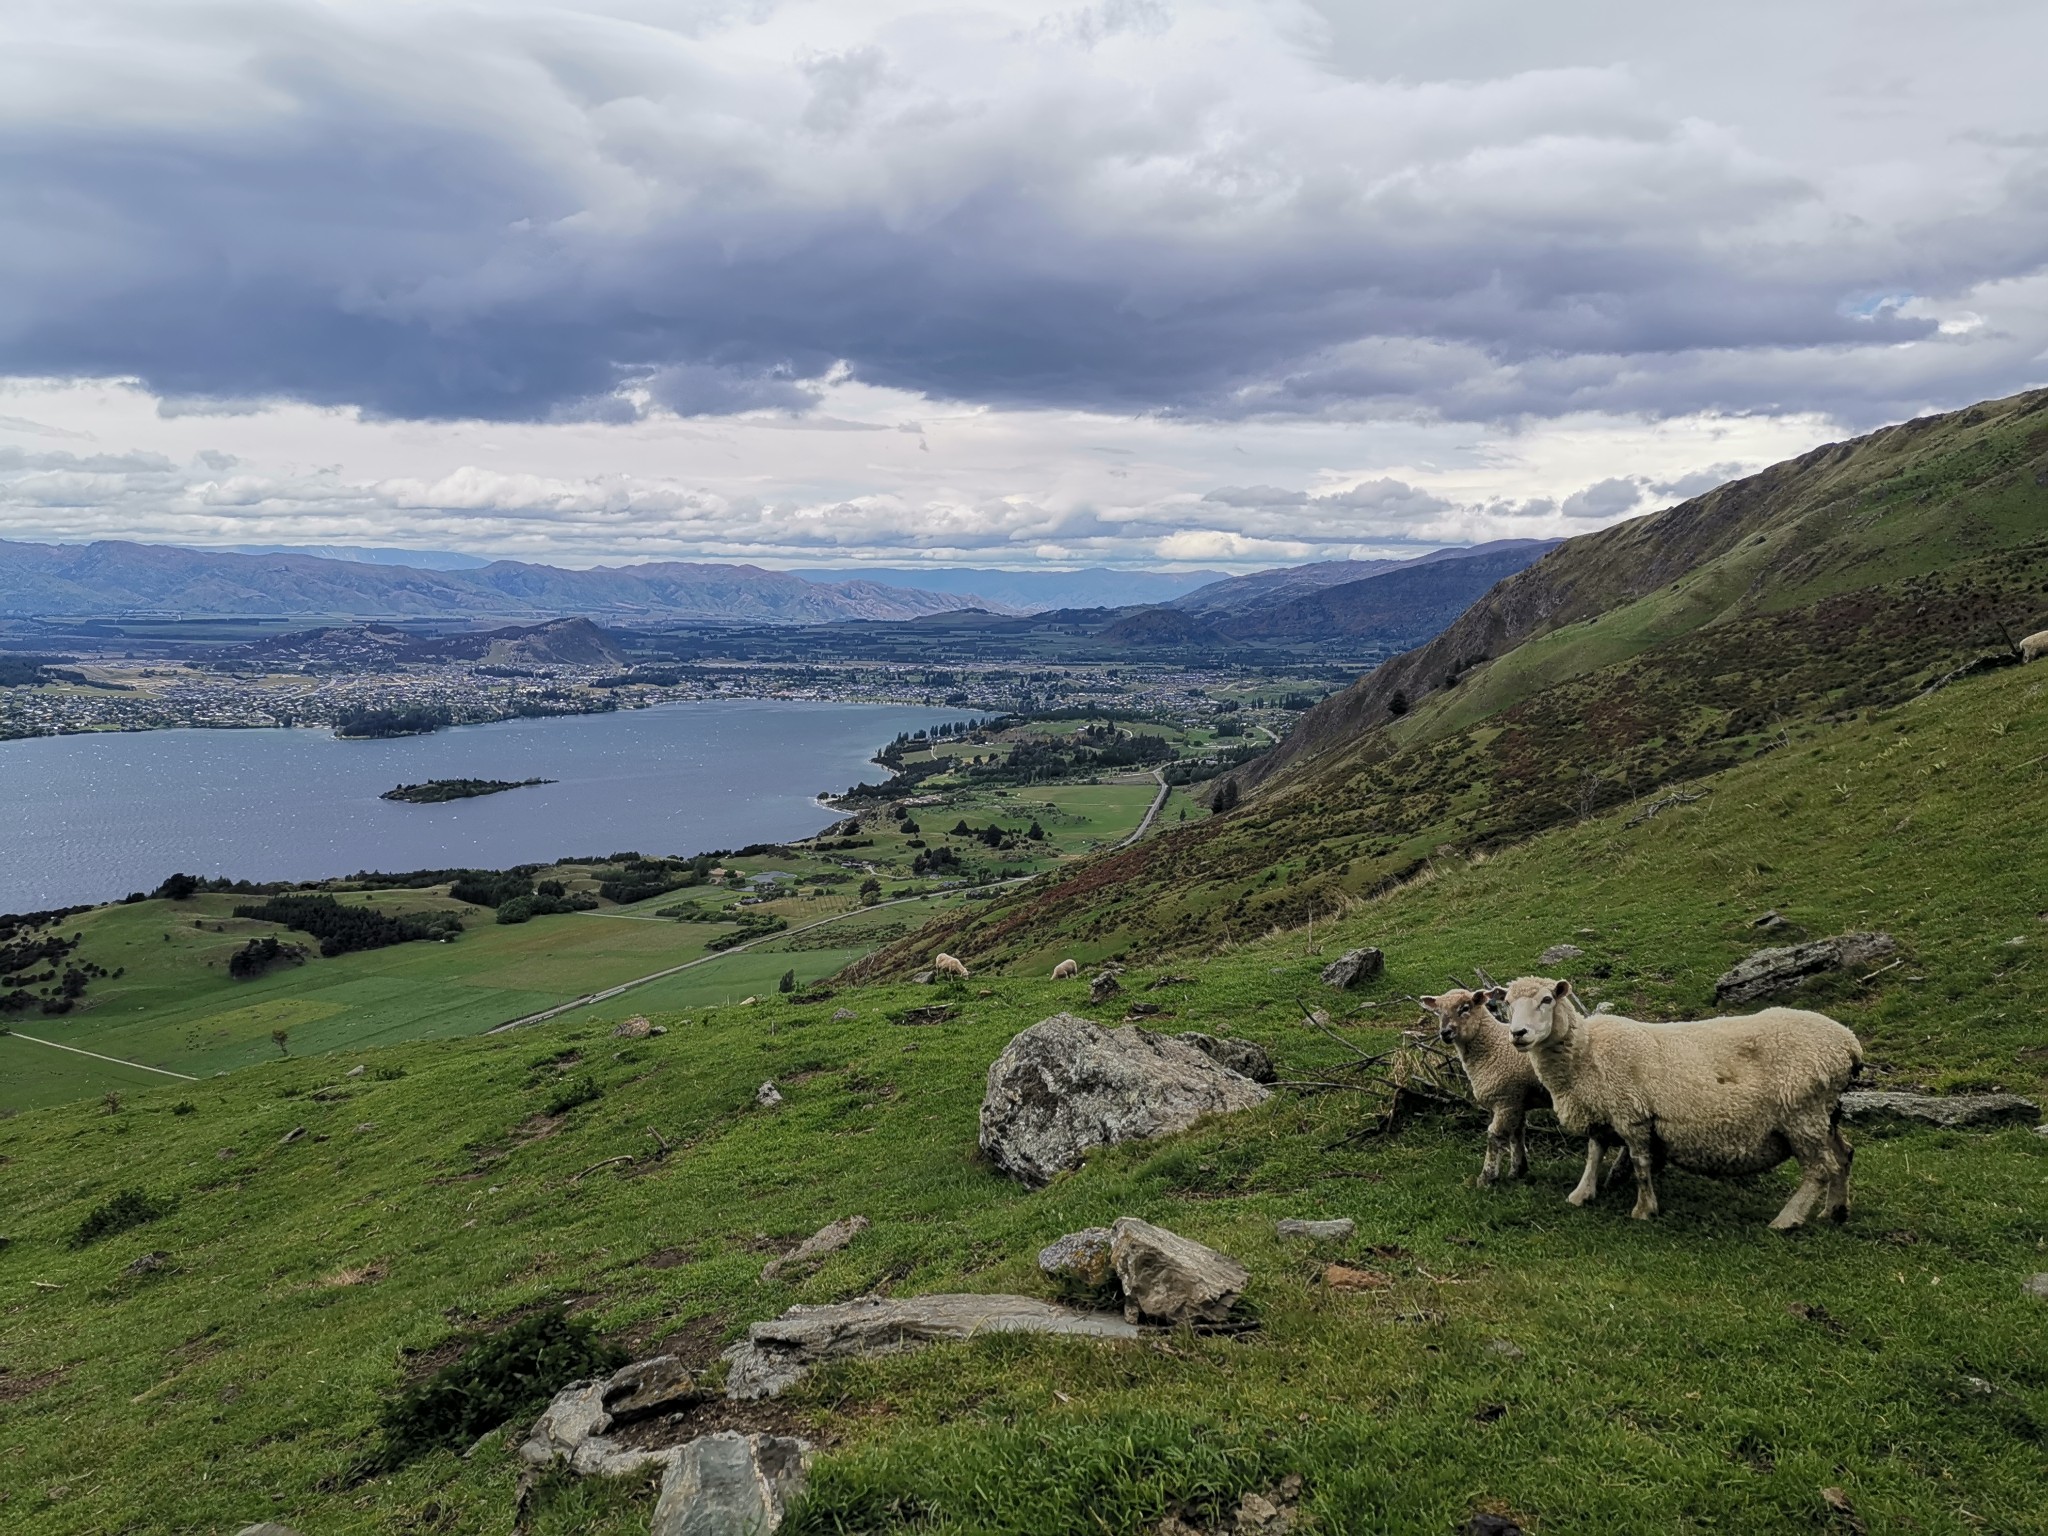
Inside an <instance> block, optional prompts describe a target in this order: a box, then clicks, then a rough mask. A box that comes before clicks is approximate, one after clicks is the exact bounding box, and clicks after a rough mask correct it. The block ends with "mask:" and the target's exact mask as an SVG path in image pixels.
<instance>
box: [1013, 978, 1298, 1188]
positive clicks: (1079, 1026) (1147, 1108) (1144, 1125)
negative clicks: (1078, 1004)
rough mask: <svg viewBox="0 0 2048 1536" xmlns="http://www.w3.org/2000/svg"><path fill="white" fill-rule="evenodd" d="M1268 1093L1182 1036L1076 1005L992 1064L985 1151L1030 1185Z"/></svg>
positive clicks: (1034, 1027)
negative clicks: (1111, 1021)
mask: <svg viewBox="0 0 2048 1536" xmlns="http://www.w3.org/2000/svg"><path fill="white" fill-rule="evenodd" d="M1270 1097H1271V1094H1270V1093H1269V1092H1268V1091H1267V1090H1266V1089H1265V1088H1262V1087H1260V1086H1259V1084H1257V1083H1255V1082H1253V1081H1252V1080H1251V1079H1250V1078H1248V1077H1245V1076H1242V1075H1241V1074H1239V1073H1236V1072H1233V1071H1231V1070H1230V1069H1229V1068H1228V1067H1225V1066H1223V1065H1221V1064H1220V1063H1218V1062H1216V1061H1214V1060H1212V1059H1211V1058H1210V1057H1208V1056H1207V1055H1205V1054H1203V1053H1202V1052H1201V1051H1198V1050H1196V1049H1195V1047H1193V1046H1192V1045H1189V1044H1187V1043H1186V1042H1184V1041H1180V1040H1175V1039H1171V1038H1169V1037H1166V1036H1162V1035H1155V1034H1152V1033H1150V1032H1148V1031H1146V1030H1144V1029H1140V1028H1138V1027H1137V1026H1135V1025H1133V1026H1130V1027H1127V1028H1124V1029H1102V1028H1100V1027H1098V1026H1097V1025H1094V1024H1091V1023H1089V1022H1088V1021H1087V1020H1086V1019H1080V1018H1076V1017H1074V1015H1072V1014H1070V1013H1061V1014H1055V1015H1054V1016H1053V1017H1052V1018H1049V1019H1045V1020H1043V1021H1041V1022H1040V1023H1037V1024H1034V1025H1032V1026H1031V1027H1030V1028H1029V1029H1027V1030H1025V1031H1024V1032H1023V1033H1022V1034H1020V1035H1018V1036H1016V1038H1014V1039H1013V1040H1011V1041H1010V1043H1009V1044H1008V1045H1007V1046H1005V1047H1004V1048H1003V1053H1002V1055H1000V1056H998V1057H997V1058H996V1060H995V1063H994V1064H993V1065H992V1066H991V1067H990V1068H989V1069H988V1091H987V1093H986V1094H985V1095H984V1096H983V1098H982V1101H981V1149H982V1151H984V1152H986V1153H987V1154H988V1155H989V1157H990V1158H991V1159H992V1160H993V1161H994V1162H995V1164H996V1166H997V1167H999V1168H1001V1169H1002V1170H1003V1171H1004V1172H1005V1173H1008V1174H1010V1175H1012V1176H1013V1177H1015V1178H1018V1179H1021V1180H1023V1181H1024V1182H1025V1183H1026V1184H1030V1185H1033V1186H1036V1185H1040V1184H1044V1183H1045V1182H1047V1181H1048V1180H1049V1179H1051V1178H1052V1177H1053V1176H1054V1175H1055V1174H1058V1173H1063V1172H1065V1171H1066V1170H1067V1169H1069V1168H1077V1167H1079V1166H1080V1165H1081V1162H1082V1161H1083V1159H1085V1158H1086V1157H1087V1155H1088V1153H1089V1152H1091V1151H1092V1150H1094V1149H1095V1148H1096V1147H1103V1146H1109V1145H1111V1144H1113V1143H1116V1142H1120V1141H1136V1140H1144V1139H1146V1138H1149V1137H1153V1136H1167V1135H1171V1134H1172V1133H1174V1132H1175V1131H1184V1130H1186V1129H1187V1128H1188V1127H1189V1126H1191V1125H1193V1124H1194V1123H1195V1122H1196V1121H1197V1120H1200V1119H1202V1118H1203V1117H1204V1116H1207V1115H1217V1114H1228V1113H1231V1112H1233V1111H1235V1110H1240V1109H1250V1108H1252V1107H1253V1106H1254V1105H1258V1104H1263V1103H1264V1102H1265V1101H1266V1100H1267V1099H1268V1098H1270Z"/></svg>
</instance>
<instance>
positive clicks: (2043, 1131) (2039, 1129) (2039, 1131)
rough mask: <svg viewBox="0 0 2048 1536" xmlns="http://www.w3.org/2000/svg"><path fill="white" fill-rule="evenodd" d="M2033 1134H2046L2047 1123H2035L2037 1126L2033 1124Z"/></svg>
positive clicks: (2047, 1133) (2047, 1130)
mask: <svg viewBox="0 0 2048 1536" xmlns="http://www.w3.org/2000/svg"><path fill="white" fill-rule="evenodd" d="M2034 1134H2035V1135H2036V1136H2048V1125H2037V1126H2035V1127H2034Z"/></svg>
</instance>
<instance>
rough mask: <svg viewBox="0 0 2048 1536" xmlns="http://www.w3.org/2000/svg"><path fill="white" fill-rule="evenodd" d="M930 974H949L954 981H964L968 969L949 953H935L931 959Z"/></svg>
mask: <svg viewBox="0 0 2048 1536" xmlns="http://www.w3.org/2000/svg"><path fill="white" fill-rule="evenodd" d="M932 974H933V975H934V976H951V977H952V978H953V979H954V980H955V981H965V980H966V979H967V977H968V970H967V967H966V966H964V965H962V964H961V963H960V962H959V961H958V960H955V959H954V958H953V957H952V956H951V955H937V956H934V957H933V959H932Z"/></svg>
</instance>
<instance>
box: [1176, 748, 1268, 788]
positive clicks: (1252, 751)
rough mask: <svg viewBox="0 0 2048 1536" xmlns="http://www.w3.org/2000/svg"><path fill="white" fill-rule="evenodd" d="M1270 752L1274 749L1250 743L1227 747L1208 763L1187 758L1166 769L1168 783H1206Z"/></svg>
mask: <svg viewBox="0 0 2048 1536" xmlns="http://www.w3.org/2000/svg"><path fill="white" fill-rule="evenodd" d="M1270 751H1272V748H1271V747H1269V746H1265V745H1262V744H1259V743H1248V744H1246V745H1244V746H1241V747H1225V748H1224V749H1223V750H1222V751H1220V752H1217V753H1215V754H1214V755H1213V756H1211V757H1210V758H1209V759H1208V760H1207V761H1198V760H1197V759H1194V758H1187V759H1184V760H1183V761H1181V762H1177V763H1170V764H1168V765H1167V768H1166V782H1167V783H1169V784H1201V783H1205V782H1207V781H1208V780H1210V779H1213V778H1215V777H1216V776H1217V775H1218V774H1222V773H1228V772H1230V770H1231V769H1233V768H1236V767H1239V766H1241V765H1243V764H1245V763H1248V762H1250V761H1251V760H1252V759H1253V758H1255V757H1263V756H1265V754H1266V753H1268V752H1270Z"/></svg>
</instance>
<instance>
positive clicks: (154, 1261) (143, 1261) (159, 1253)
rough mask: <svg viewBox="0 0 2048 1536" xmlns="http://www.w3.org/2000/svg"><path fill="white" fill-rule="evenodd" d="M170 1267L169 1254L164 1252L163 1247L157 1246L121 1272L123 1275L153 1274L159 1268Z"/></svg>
mask: <svg viewBox="0 0 2048 1536" xmlns="http://www.w3.org/2000/svg"><path fill="white" fill-rule="evenodd" d="M170 1267H171V1256H170V1255H169V1254H168V1253H166V1252H164V1250H163V1249H161V1248H158V1249H156V1250H154V1251H153V1252H150V1253H145V1254H144V1255H142V1257H141V1258H139V1259H137V1260H136V1261H135V1262H134V1263H132V1264H130V1265H129V1266H128V1267H127V1268H126V1269H124V1270H123V1271H121V1272H122V1273H123V1274H125V1275H153V1274H155V1273H156V1272H157V1271H158V1270H160V1269H169V1268H170Z"/></svg>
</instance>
